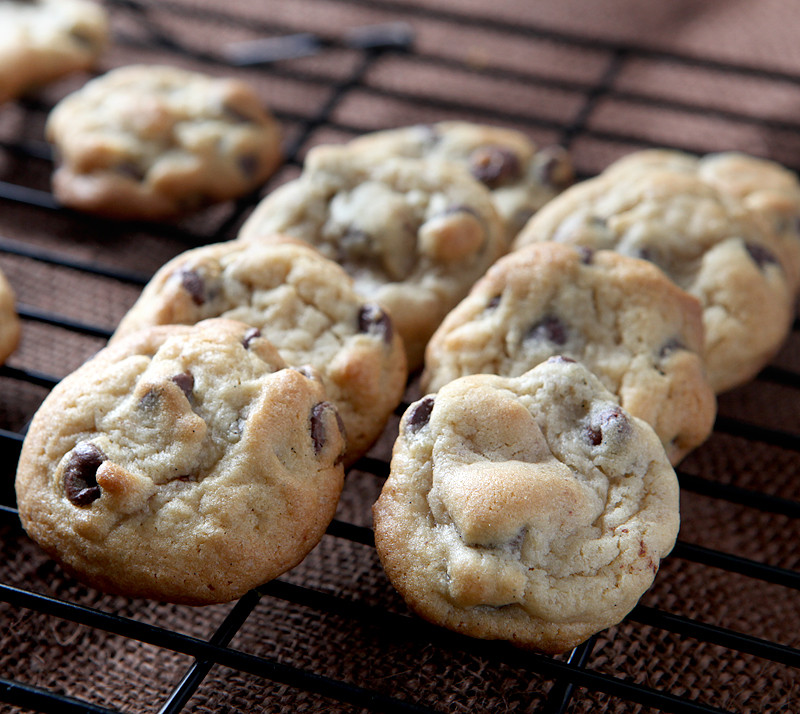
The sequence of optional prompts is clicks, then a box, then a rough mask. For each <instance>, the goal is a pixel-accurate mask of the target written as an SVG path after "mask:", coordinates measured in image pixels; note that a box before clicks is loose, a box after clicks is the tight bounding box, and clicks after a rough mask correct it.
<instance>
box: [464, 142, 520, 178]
mask: <svg viewBox="0 0 800 714" xmlns="http://www.w3.org/2000/svg"><path fill="white" fill-rule="evenodd" d="M469 168H470V172H471V173H472V175H473V176H474V177H475V178H476V179H478V181H481V182H483V183H485V184H486V185H487V186H489V187H490V188H496V187H497V186H499V185H500V184H502V183H506V182H508V181H513V180H515V179H517V178H519V176H520V171H521V168H520V164H519V159H518V158H517V155H516V154H515V153H514V152H512V151H509V150H508V149H505V148H503V147H502V146H482V147H481V148H479V149H475V151H473V152H472V154H471V155H470V157H469Z"/></svg>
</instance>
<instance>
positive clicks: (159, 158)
mask: <svg viewBox="0 0 800 714" xmlns="http://www.w3.org/2000/svg"><path fill="white" fill-rule="evenodd" d="M46 134H47V138H48V140H49V141H50V142H51V143H52V144H53V145H54V146H55V149H56V152H57V155H58V157H59V165H58V167H57V168H56V171H55V173H54V174H53V190H54V192H55V194H56V197H57V198H58V200H59V201H60V202H61V203H63V204H64V205H67V206H70V207H72V208H77V209H79V210H83V211H87V212H91V213H97V214H100V215H104V216H108V217H112V218H126V219H143V220H166V219H171V218H176V217H180V216H181V215H183V214H186V213H189V212H191V211H194V210H197V209H199V208H202V207H203V206H205V205H207V204H210V203H214V202H219V201H225V200H228V199H232V198H236V197H238V196H241V195H244V194H246V193H248V192H249V191H251V190H254V189H255V188H257V187H258V186H260V185H261V184H262V183H263V182H264V181H265V180H266V179H267V177H269V176H270V174H272V172H273V171H274V170H275V168H276V167H277V165H278V163H279V162H280V159H281V149H280V135H279V128H278V124H277V122H276V121H275V119H274V118H273V117H272V116H271V114H270V113H269V112H268V110H267V109H265V108H264V107H263V106H262V104H261V101H260V99H259V97H258V96H257V95H256V93H255V92H254V91H253V89H251V88H250V86H249V85H247V84H246V83H244V82H242V81H239V80H236V79H229V78H216V77H212V76H209V75H205V74H201V73H199V72H190V71H188V70H184V69H180V68H178V67H169V66H161V65H152V66H151V65H130V66H127V67H120V68H118V69H115V70H112V71H110V72H108V73H107V74H105V75H103V76H101V77H98V78H96V79H94V80H92V81H90V82H88V83H87V84H86V85H84V87H82V88H81V89H79V90H78V91H76V92H74V93H73V94H71V95H69V96H68V97H65V98H64V99H63V100H62V101H61V102H59V103H58V104H57V105H56V106H55V108H54V109H53V111H52V112H51V114H50V116H49V117H48V120H47V127H46Z"/></svg>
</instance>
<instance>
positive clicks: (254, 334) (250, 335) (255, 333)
mask: <svg viewBox="0 0 800 714" xmlns="http://www.w3.org/2000/svg"><path fill="white" fill-rule="evenodd" d="M259 337H261V330H259V329H258V328H257V327H251V328H250V329H249V330H247V332H245V333H244V337H242V345H243V347H244V348H245V349H249V348H250V343H251V342H252V341H253V340H256V339H258V338H259Z"/></svg>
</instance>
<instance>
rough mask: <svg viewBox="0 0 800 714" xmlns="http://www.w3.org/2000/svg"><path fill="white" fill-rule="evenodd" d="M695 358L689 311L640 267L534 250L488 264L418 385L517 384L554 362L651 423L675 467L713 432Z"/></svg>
mask: <svg viewBox="0 0 800 714" xmlns="http://www.w3.org/2000/svg"><path fill="white" fill-rule="evenodd" d="M702 350H703V325H702V315H701V308H700V303H699V302H698V301H697V299H696V298H694V297H692V296H691V295H689V294H688V293H686V292H684V291H683V290H681V289H680V288H679V287H677V286H676V285H675V284H674V283H673V282H671V281H670V280H669V278H667V277H666V276H665V275H664V273H663V272H661V271H660V270H659V269H658V268H656V267H655V266H654V265H652V264H651V263H648V262H647V261H644V260H638V259H636V258H630V257H628V256H624V255H620V254H618V253H614V252H612V251H597V252H593V251H590V250H582V251H579V250H577V249H575V248H572V247H571V246H566V245H560V244H558V243H534V244H531V245H529V246H526V247H524V248H521V249H519V250H518V251H515V252H513V253H510V254H509V255H507V256H504V257H503V258H501V259H500V260H498V261H497V262H496V263H495V264H494V265H493V266H492V267H491V268H490V269H489V270H488V271H487V273H486V275H484V276H483V277H482V278H481V279H480V280H479V281H478V282H477V283H476V284H475V285H474V286H473V288H472V290H471V291H470V294H469V295H468V296H467V297H466V298H464V300H462V301H461V303H460V304H459V305H458V306H457V307H455V308H454V309H453V310H452V311H451V312H450V314H449V315H448V316H447V317H446V318H445V320H444V322H442V324H441V325H440V327H439V329H438V330H437V331H436V333H435V334H434V335H433V337H432V338H431V341H430V342H429V343H428V349H427V352H426V355H425V371H424V372H423V375H422V381H421V386H422V390H423V392H435V391H437V390H439V389H441V388H442V387H443V386H444V385H445V384H447V383H448V382H451V381H453V380H454V379H457V378H458V377H463V376H465V375H468V374H481V373H486V374H498V375H501V376H507V377H516V376H519V375H520V374H523V373H524V372H527V371H528V370H529V369H531V368H532V367H535V366H536V365H537V364H540V363H542V362H545V361H546V360H547V359H548V358H549V357H552V356H554V355H564V356H566V357H570V358H572V359H575V360H577V361H579V362H582V363H583V364H584V365H585V366H586V367H587V368H588V369H589V370H591V371H592V372H593V373H594V374H595V375H597V376H598V377H599V378H600V379H601V381H602V382H603V384H604V386H605V387H606V389H608V390H609V391H611V392H612V393H614V394H615V395H616V396H617V397H618V399H619V403H620V405H621V406H622V407H623V408H624V409H625V410H626V411H627V412H629V413H630V414H632V415H634V416H636V417H638V418H640V419H643V420H644V421H646V422H647V423H648V424H650V426H652V427H653V429H654V430H655V432H656V434H657V435H658V436H659V438H660V439H661V441H662V443H663V445H664V448H665V450H666V452H667V456H668V457H669V459H670V461H671V462H672V463H673V464H677V463H678V462H679V461H680V460H681V459H682V458H683V457H684V456H685V455H686V454H687V453H688V452H689V451H691V450H692V449H693V448H695V447H696V446H699V445H700V444H701V443H703V442H704V441H705V440H706V438H708V436H709V434H710V433H711V430H712V428H713V426H714V417H715V414H716V399H715V397H714V392H713V391H712V389H711V387H710V385H709V384H708V381H707V379H706V376H705V372H704V366H703V360H702V357H701V353H702Z"/></svg>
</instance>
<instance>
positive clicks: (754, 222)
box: [514, 152, 794, 393]
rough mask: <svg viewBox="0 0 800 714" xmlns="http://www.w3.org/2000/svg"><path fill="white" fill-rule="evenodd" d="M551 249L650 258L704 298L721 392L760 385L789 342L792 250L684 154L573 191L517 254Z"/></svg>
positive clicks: (525, 234)
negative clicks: (752, 382)
mask: <svg viewBox="0 0 800 714" xmlns="http://www.w3.org/2000/svg"><path fill="white" fill-rule="evenodd" d="M543 241H556V242H561V243H567V244H570V245H573V246H583V247H586V248H590V249H610V250H615V251H617V252H619V253H622V254H625V255H629V256H633V257H635V258H644V259H646V260H649V261H651V262H653V263H655V264H656V265H657V266H658V267H659V268H661V269H662V270H663V271H664V272H665V273H666V274H667V275H668V276H669V277H670V278H671V279H672V280H673V282H675V283H676V284H677V285H678V286H680V287H681V288H683V289H684V290H686V291H687V292H688V293H690V294H692V295H694V296H695V297H696V298H698V299H699V300H700V303H701V305H702V307H703V326H704V329H705V346H704V350H703V357H704V360H705V363H706V371H707V374H708V377H709V381H710V382H711V385H712V388H713V389H714V391H715V392H717V393H719V392H723V391H725V390H727V389H731V388H733V387H735V386H737V385H740V384H743V383H744V382H746V381H748V380H749V379H751V378H752V377H754V376H755V375H756V374H757V373H758V371H759V370H760V369H761V368H762V367H763V366H764V365H765V364H766V363H767V362H768V361H769V360H770V359H771V358H772V356H773V355H774V354H775V353H776V352H777V350H778V349H779V348H780V346H781V345H782V344H783V342H784V340H785V339H786V337H787V335H788V331H789V329H790V326H791V320H792V317H793V312H794V311H793V299H794V286H793V285H792V283H791V280H792V277H791V268H790V267H789V266H790V262H789V258H788V253H787V252H786V250H785V247H784V246H785V243H782V242H781V240H780V239H779V238H778V237H776V235H775V234H774V232H773V231H772V230H771V229H770V227H769V225H768V224H767V222H766V221H765V219H764V216H763V215H762V214H761V213H758V212H755V211H753V210H751V209H750V208H748V207H747V205H746V204H745V201H743V200H742V199H741V198H738V197H736V196H735V195H733V192H732V191H730V192H729V191H727V190H722V189H721V188H720V187H719V186H718V185H717V183H716V182H712V181H708V180H706V179H705V178H704V177H703V175H702V174H701V172H699V171H696V170H694V169H693V168H692V163H691V161H690V160H689V159H687V158H686V157H683V156H682V155H679V156H677V157H676V156H672V155H671V154H669V153H666V154H664V152H656V153H649V154H647V155H646V156H644V157H642V158H641V160H636V157H635V156H633V157H629V158H625V159H622V160H621V161H620V164H619V165H612V166H610V167H609V168H608V169H607V170H606V171H605V172H603V173H602V174H600V175H599V176H598V177H596V178H593V179H590V180H588V181H584V182H582V183H580V184H577V185H575V186H572V187H571V188H569V189H567V190H566V191H565V192H564V193H562V194H561V195H560V196H558V197H556V198H554V199H553V200H552V201H551V202H550V203H548V204H547V205H546V206H545V207H544V208H542V210H541V211H539V212H538V213H537V214H536V215H535V216H534V217H533V218H532V219H531V220H530V222H529V223H528V224H527V225H526V227H525V229H524V230H523V231H522V232H521V233H520V234H519V236H517V239H516V240H515V243H514V247H515V248H520V247H522V246H525V245H528V244H531V243H540V242H543Z"/></svg>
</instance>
